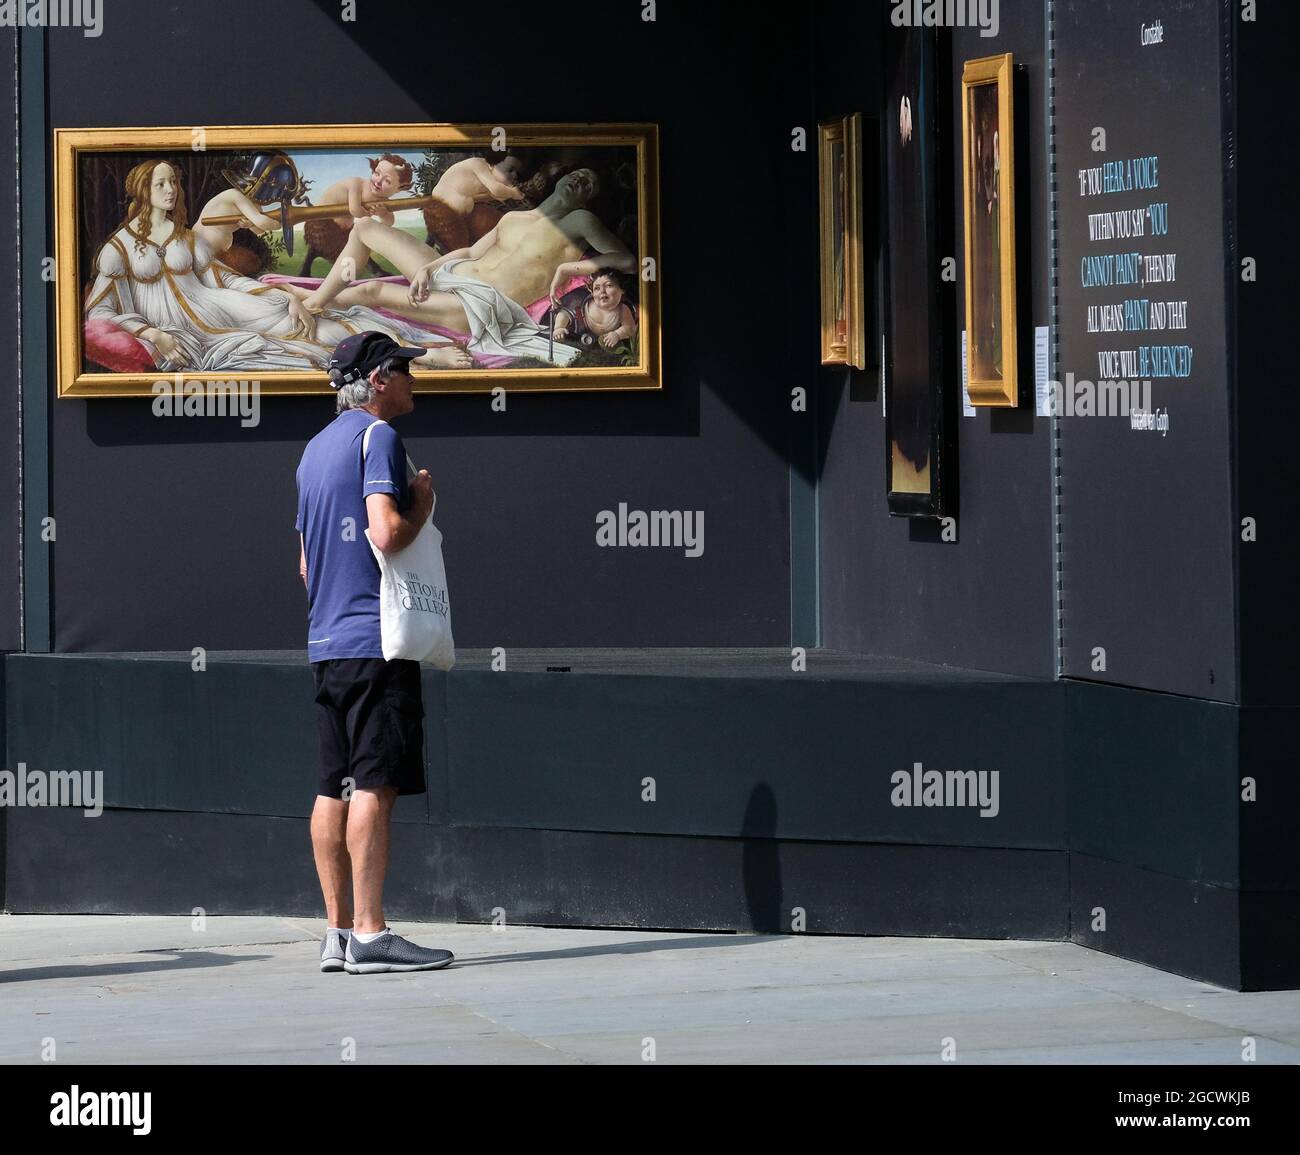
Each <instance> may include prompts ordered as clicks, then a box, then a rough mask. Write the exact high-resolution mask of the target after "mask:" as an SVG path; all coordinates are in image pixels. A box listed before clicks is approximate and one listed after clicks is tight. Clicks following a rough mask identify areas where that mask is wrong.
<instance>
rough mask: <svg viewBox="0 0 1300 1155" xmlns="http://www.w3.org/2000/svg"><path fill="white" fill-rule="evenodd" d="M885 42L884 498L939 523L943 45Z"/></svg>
mask: <svg viewBox="0 0 1300 1155" xmlns="http://www.w3.org/2000/svg"><path fill="white" fill-rule="evenodd" d="M884 37H885V39H884V43H885V95H884V100H885V107H884V114H883V115H882V117H881V121H880V123H881V135H882V143H881V147H882V150H883V157H884V164H883V165H882V169H883V172H884V185H885V187H884V194H883V217H884V222H883V230H884V237H885V245H884V249H885V254H884V264H885V294H884V296H885V301H884V305H885V325H884V329H885V332H884V338H885V341H884V343H885V349H884V357H885V360H884V381H883V385H882V392H883V394H884V406H885V478H886V492H887V494H888V502H889V511H890V513H891V514H896V515H899V516H905V517H940V516H943V515H944V513H945V512H946V510H947V508H948V507H949V505H950V502H951V497H952V494H951V478H950V477H949V476H948V475H949V473H951V470H949V469H948V468H947V465H948V461H947V458H948V452H947V448H946V445H947V443H946V440H945V438H946V436H947V426H948V422H947V409H948V406H949V394H950V390H951V387H950V385H948V384H947V383H946V380H945V378H946V374H945V360H944V349H945V345H944V329H945V324H944V314H943V303H942V300H941V298H940V283H939V269H940V257H941V252H942V250H941V247H940V233H939V228H940V226H939V220H940V217H939V189H940V187H941V181H942V176H943V170H942V167H941V161H940V155H939V154H940V149H939V133H938V115H939V114H938V109H939V80H938V37H937V34H936V32H935V31H934V30H933V29H928V28H906V27H904V28H896V27H893V26H891V25H890V24H889V23H888V22H886V24H885V33H884Z"/></svg>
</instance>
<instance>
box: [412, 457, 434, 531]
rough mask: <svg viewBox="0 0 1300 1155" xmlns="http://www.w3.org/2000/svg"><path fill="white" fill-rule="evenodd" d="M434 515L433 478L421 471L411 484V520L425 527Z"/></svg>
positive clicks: (427, 472) (425, 471)
mask: <svg viewBox="0 0 1300 1155" xmlns="http://www.w3.org/2000/svg"><path fill="white" fill-rule="evenodd" d="M432 514H433V478H431V477H430V476H429V471H428V470H427V469H421V470H420V472H419V473H418V474H417V475H416V476H415V479H414V480H413V481H412V482H411V520H412V521H413V522H415V524H416V525H418V526H423V525H424V523H425V522H426V521H428V520H429V518H430V516H432Z"/></svg>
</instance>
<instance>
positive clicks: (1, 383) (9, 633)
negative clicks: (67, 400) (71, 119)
mask: <svg viewBox="0 0 1300 1155" xmlns="http://www.w3.org/2000/svg"><path fill="white" fill-rule="evenodd" d="M17 81H18V32H17V30H16V29H13V28H3V29H0V85H3V88H4V91H3V93H2V94H0V124H2V125H3V127H0V173H4V174H5V177H4V179H3V180H0V317H3V318H4V321H3V325H4V329H3V333H4V338H3V340H0V399H2V401H3V404H4V408H5V411H6V412H7V413H8V414H10V417H9V419H8V420H6V421H5V422H3V428H0V650H16V649H17V648H18V646H19V638H20V632H19V593H18V591H19V581H20V574H19V558H20V551H19V521H18V510H19V502H18V495H19V492H20V491H19V483H18V469H19V446H18V438H19V428H18V421H17V420H16V415H17V412H18V403H19V398H20V391H21V378H20V377H19V374H18V336H19V319H18V180H17V169H18V157H17V147H16V146H17V139H18V101H17V95H18V93H17Z"/></svg>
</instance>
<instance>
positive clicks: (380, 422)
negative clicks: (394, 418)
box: [361, 418, 438, 517]
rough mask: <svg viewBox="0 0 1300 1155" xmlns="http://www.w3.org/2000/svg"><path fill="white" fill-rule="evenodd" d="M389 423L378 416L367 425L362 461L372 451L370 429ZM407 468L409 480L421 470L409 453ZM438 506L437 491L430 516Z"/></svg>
mask: <svg viewBox="0 0 1300 1155" xmlns="http://www.w3.org/2000/svg"><path fill="white" fill-rule="evenodd" d="M387 424H388V422H387V421H384V420H382V419H381V418H376V419H375V420H374V421H372V422H371V423H370V424H369V425H367V426H366V432H365V435H364V436H363V437H362V438H361V460H362V461H365V459H366V454H367V453H369V452H370V431H371V430H372V429H374V427H375V426H376V425H387ZM406 470H407V475H408V476H407V480H408V481H410V480H412V479H413V478H415V477H416V476H417V475H418V474H419V472H420V471H419V470H418V469H416V468H415V462H414V461H412V460H411V455H410V454H409V453H408V454H407V455H406ZM437 508H438V495H437V494H436V493H435V494H434V495H433V508H432V509H430V510H429V516H430V517H432V516H433V510H434V509H437Z"/></svg>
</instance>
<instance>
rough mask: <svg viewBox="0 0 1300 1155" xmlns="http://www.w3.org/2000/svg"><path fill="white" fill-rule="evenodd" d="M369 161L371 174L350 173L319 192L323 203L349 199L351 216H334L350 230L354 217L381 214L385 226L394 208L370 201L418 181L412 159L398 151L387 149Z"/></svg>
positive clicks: (336, 221)
mask: <svg viewBox="0 0 1300 1155" xmlns="http://www.w3.org/2000/svg"><path fill="white" fill-rule="evenodd" d="M366 159H367V160H369V161H370V176H369V177H364V176H350V177H345V178H344V179H343V180H336V181H335V182H334V183H333V184H332V185H330V186H329V187H328V188H327V189H326V190H325V191H324V192H322V193H321V194H320V200H319V201H318V202H317V203H318V204H322V205H333V204H342V203H343V202H344V201H346V202H347V206H348V212H349V213H350V214H351V216H346V217H332V218H331V219H332V220H333V222H334V223H335V224H336V225H338V226H339V228H341V229H351V228H352V222H353V220H359V219H361V218H363V217H370V216H373V217H378V218H379V219H380V220H381V221H383V222H384V224H386V225H391V224H392V223H393V213H392V210H391V209H376V208H373V207H371V206H370V205H368V204H367V202H370V201H385V200H388V199H389V198H390V197H393V196H395V195H396V194H397V193H399V192H401V191H402V190H403V189H408V188H410V187H411V185H412V184H413V183H414V181H415V170H414V169H413V168H412V167H411V162H410V161H408V160H405V159H403V158H402V157H400V156H398V155H397V154H396V153H392V152H386V153H384V155H383V156H381V157H379V158H377V159H376V158H373V157H367V158H366Z"/></svg>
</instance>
